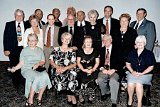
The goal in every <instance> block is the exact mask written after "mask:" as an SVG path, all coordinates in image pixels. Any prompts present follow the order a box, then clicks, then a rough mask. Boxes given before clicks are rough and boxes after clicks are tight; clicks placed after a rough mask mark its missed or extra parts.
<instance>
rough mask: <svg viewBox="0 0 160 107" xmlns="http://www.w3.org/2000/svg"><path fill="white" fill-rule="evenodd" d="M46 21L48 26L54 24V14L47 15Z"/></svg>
mask: <svg viewBox="0 0 160 107" xmlns="http://www.w3.org/2000/svg"><path fill="white" fill-rule="evenodd" d="M47 21H48V24H49V25H50V26H52V25H53V24H54V22H55V19H54V16H53V15H49V16H48V19H47Z"/></svg>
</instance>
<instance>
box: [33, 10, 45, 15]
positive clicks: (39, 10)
mask: <svg viewBox="0 0 160 107" xmlns="http://www.w3.org/2000/svg"><path fill="white" fill-rule="evenodd" d="M37 11H41V12H42V14H43V11H42V10H41V9H36V10H35V11H34V13H36V12H37Z"/></svg>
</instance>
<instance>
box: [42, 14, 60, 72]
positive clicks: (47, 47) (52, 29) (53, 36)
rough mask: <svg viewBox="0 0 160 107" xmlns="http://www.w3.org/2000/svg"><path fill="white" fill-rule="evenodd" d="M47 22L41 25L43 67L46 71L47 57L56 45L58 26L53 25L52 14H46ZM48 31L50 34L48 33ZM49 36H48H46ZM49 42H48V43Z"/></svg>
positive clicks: (47, 66) (53, 18) (47, 65)
mask: <svg viewBox="0 0 160 107" xmlns="http://www.w3.org/2000/svg"><path fill="white" fill-rule="evenodd" d="M47 22H48V24H46V25H44V26H43V28H42V29H43V43H44V48H43V49H44V55H45V67H46V69H47V72H48V68H49V57H50V54H51V52H52V51H53V48H54V47H57V46H59V45H58V32H59V27H58V26H56V25H55V23H54V22H55V17H54V15H53V14H49V15H48V16H47ZM49 33H50V34H49ZM48 36H50V37H48ZM48 42H49V43H48Z"/></svg>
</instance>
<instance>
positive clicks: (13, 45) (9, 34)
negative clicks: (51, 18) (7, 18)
mask: <svg viewBox="0 0 160 107" xmlns="http://www.w3.org/2000/svg"><path fill="white" fill-rule="evenodd" d="M25 29H26V23H25V22H24V30H25ZM3 46H4V51H10V54H14V55H15V54H17V52H18V50H17V46H18V41H17V31H16V21H15V20H14V21H11V22H7V23H6V26H5V30H4V34H3Z"/></svg>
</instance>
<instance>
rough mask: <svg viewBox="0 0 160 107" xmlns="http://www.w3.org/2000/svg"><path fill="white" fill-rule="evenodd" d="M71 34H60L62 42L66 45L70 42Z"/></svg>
mask: <svg viewBox="0 0 160 107" xmlns="http://www.w3.org/2000/svg"><path fill="white" fill-rule="evenodd" d="M71 39H72V36H71V34H69V33H65V34H62V39H61V40H62V44H63V45H68V44H69V43H70V42H71Z"/></svg>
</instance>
